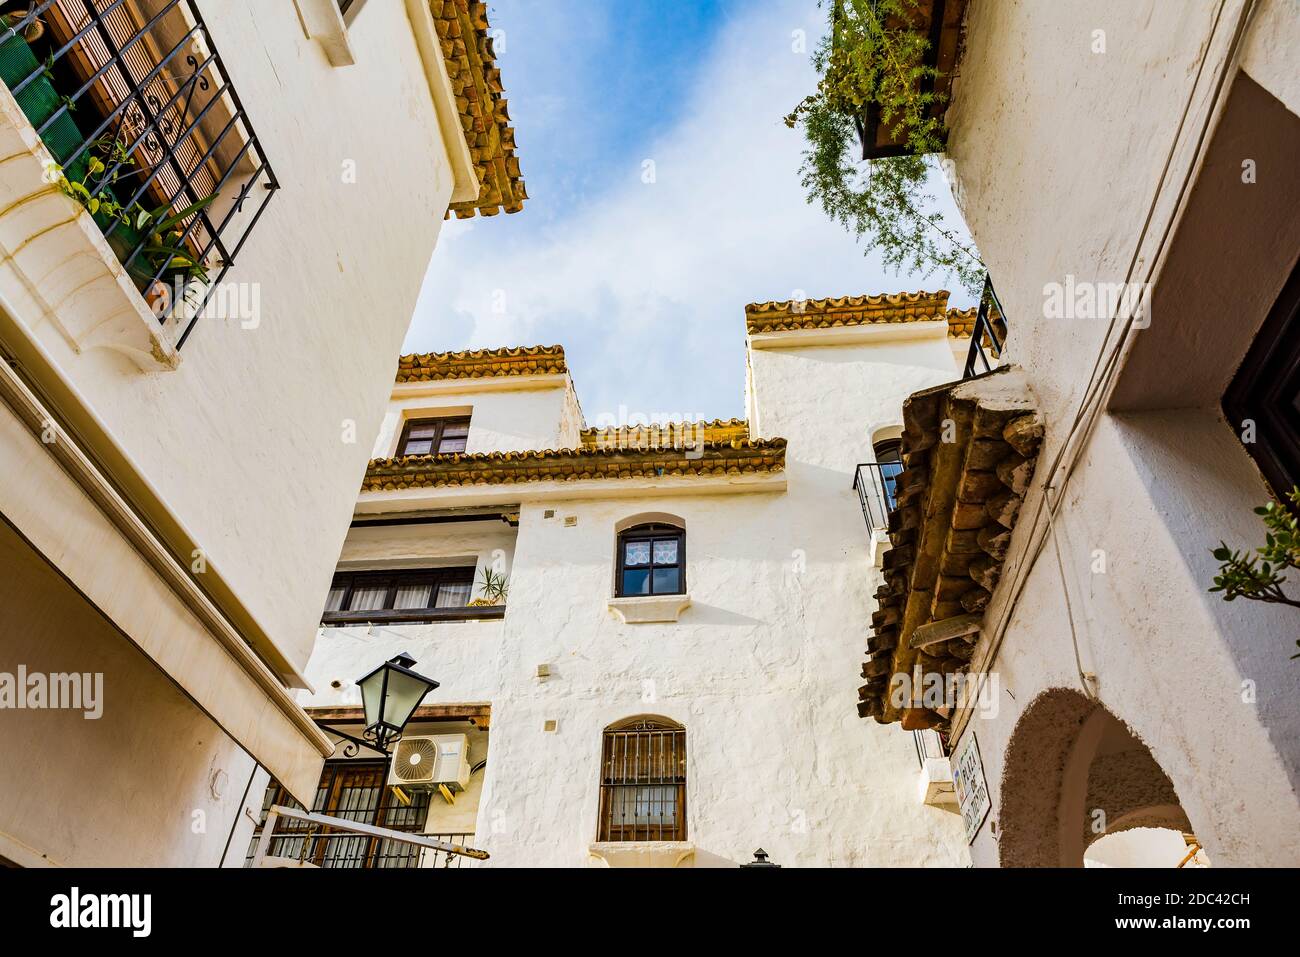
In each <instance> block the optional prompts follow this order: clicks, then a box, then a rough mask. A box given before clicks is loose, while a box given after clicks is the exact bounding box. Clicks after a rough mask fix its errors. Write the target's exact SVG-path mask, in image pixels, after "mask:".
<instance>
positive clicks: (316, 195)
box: [0, 0, 453, 665]
mask: <svg viewBox="0 0 1300 957" xmlns="http://www.w3.org/2000/svg"><path fill="white" fill-rule="evenodd" d="M201 6H202V11H203V15H204V17H205V20H206V22H207V24H208V27H209V29H210V31H211V35H212V38H213V40H214V42H215V44H216V45H217V47H218V49H219V50H220V52H221V55H222V57H223V60H224V64H225V68H226V71H227V73H228V74H229V78H230V80H231V82H232V83H233V85H234V86H235V87H236V88H237V90H238V92H239V96H240V99H241V102H242V103H243V104H244V105H245V107H246V108H247V110H248V112H249V115H250V118H251V123H252V126H253V128H254V129H255V131H256V133H257V135H258V138H259V143H260V146H261V148H262V150H263V151H264V152H265V154H266V156H267V158H268V160H269V162H270V164H271V165H272V167H273V169H274V170H275V173H276V176H277V177H278V179H279V182H280V184H281V187H282V188H281V189H280V190H279V192H278V193H277V195H276V196H275V197H274V198H273V199H272V201H271V202H270V204H269V206H268V207H267V210H266V212H265V214H264V215H263V217H262V218H261V220H260V221H259V222H258V224H257V225H256V227H255V228H254V229H253V231H252V232H251V234H250V235H249V238H248V242H247V244H246V245H245V247H244V248H243V249H242V250H241V252H240V254H239V256H238V259H237V261H236V263H235V266H234V267H233V268H232V269H231V270H230V272H229V273H228V274H227V276H226V277H225V279H226V281H227V282H230V283H244V284H255V285H256V287H257V290H258V294H259V296H260V314H259V315H258V316H257V317H256V318H257V325H256V328H241V325H240V323H239V322H238V321H227V320H224V319H220V318H216V319H203V320H200V321H199V323H198V325H197V327H196V328H195V330H194V332H193V334H192V335H191V336H190V338H189V340H188V341H187V342H186V343H185V345H184V348H183V349H182V351H181V362H180V365H179V367H178V368H176V369H175V370H172V371H154V372H142V371H141V370H140V368H138V367H137V366H136V365H135V364H134V363H132V361H131V360H129V359H128V358H126V357H125V356H124V355H122V354H121V353H120V352H117V351H115V350H114V349H112V348H97V347H91V348H84V345H85V344H84V343H82V344H81V345H80V346H77V345H74V344H73V343H72V342H70V341H69V340H68V339H67V338H65V336H64V334H63V333H62V332H61V331H60V328H59V327H58V326H56V324H55V323H53V322H51V321H48V320H46V321H42V320H40V319H39V317H34V316H29V315H20V316H17V317H16V320H17V322H18V323H19V326H18V328H26V329H27V333H26V334H30V335H31V336H33V337H34V339H35V341H36V342H37V343H38V345H39V348H40V349H41V350H44V353H45V361H47V362H48V363H49V365H50V367H51V368H52V369H53V370H54V375H56V376H57V377H58V379H59V380H60V381H61V382H62V383H64V384H65V385H66V387H67V388H68V389H69V390H71V392H72V393H74V394H75V395H76V397H77V403H80V406H79V408H80V409H83V410H85V411H77V409H76V408H74V407H73V406H74V405H76V403H72V404H69V406H68V407H67V408H66V409H65V412H66V414H68V415H70V416H72V417H74V418H76V419H77V420H78V425H79V426H81V427H83V428H84V429H85V430H86V432H87V434H88V435H89V434H90V433H91V432H93V431H95V430H102V435H103V442H105V443H106V444H107V447H111V448H112V449H113V450H114V455H115V456H117V457H118V458H117V460H118V461H120V462H121V463H122V469H121V472H122V473H123V474H122V475H121V476H119V477H120V478H121V480H122V481H123V482H124V484H126V485H127V486H128V487H129V488H130V489H131V490H132V492H133V493H137V494H139V495H142V496H144V497H146V498H148V499H149V500H150V501H151V502H154V503H159V504H158V505H157V507H159V508H161V509H163V510H165V512H166V513H167V516H168V521H167V522H162V523H160V524H162V525H163V526H164V527H168V523H174V527H175V529H177V530H178V531H177V532H176V534H178V535H183V536H185V537H188V538H189V539H190V540H191V541H192V543H193V545H194V547H196V548H198V549H200V550H201V552H202V554H203V556H204V558H205V560H206V565H207V569H208V574H210V575H212V576H214V577H220V579H221V580H222V581H223V582H224V583H225V584H226V585H227V586H228V587H229V589H230V591H231V592H232V593H233V596H234V602H235V603H236V604H238V605H242V606H243V608H244V609H246V611H247V613H248V615H250V616H251V619H252V621H253V622H254V623H255V625H256V626H257V627H258V628H259V629H260V630H261V631H263V632H264V633H265V635H267V636H269V638H270V640H271V641H272V642H273V643H274V645H275V646H276V647H277V648H278V649H279V651H280V652H281V653H282V654H283V655H284V657H285V658H286V659H287V660H288V662H289V663H290V664H291V665H301V664H302V663H304V662H305V660H306V658H307V656H308V654H309V652H310V649H311V645H312V642H313V640H314V635H315V620H316V616H317V615H318V614H319V607H320V600H321V596H322V595H323V594H324V593H325V589H326V588H327V586H328V580H329V576H330V573H331V571H332V565H333V560H334V557H335V556H336V555H337V554H338V550H339V547H340V546H341V545H342V542H343V539H344V537H345V535H346V532H347V520H348V516H349V514H350V511H351V506H352V503H353V501H354V499H355V492H356V488H357V486H358V484H359V482H360V480H361V476H362V474H363V473H364V469H365V463H366V461H367V459H368V458H369V453H370V447H369V438H370V437H371V436H373V435H374V434H375V433H376V431H377V430H378V428H379V424H380V420H381V417H382V414H383V408H384V404H385V401H386V399H387V396H388V393H389V390H390V386H391V382H392V378H391V377H392V373H393V369H394V367H395V362H396V359H395V357H396V355H397V353H398V351H399V348H400V345H401V341H402V338H403V336H404V333H405V330H406V328H407V325H408V323H409V319H410V315H411V311H412V309H413V307H414V304H415V300H416V297H417V295H418V293H419V289H420V284H421V281H422V277H423V275H424V271H425V268H426V266H427V264H428V261H429V257H430V255H431V253H432V251H433V248H434V243H435V240H436V239H437V236H438V232H439V228H440V226H441V222H442V216H443V213H444V212H445V210H446V208H447V203H448V199H449V197H450V196H451V192H452V189H453V174H452V167H451V165H450V162H449V160H448V152H447V148H446V146H445V145H444V142H443V139H442V134H441V133H440V129H439V125H438V122H437V117H436V114H435V108H434V101H433V99H432V97H431V95H430V86H429V80H428V78H427V75H426V71H425V64H424V62H423V61H422V60H421V58H420V55H419V52H418V50H417V46H416V41H415V39H414V36H413V32H412V26H411V23H410V22H409V21H408V19H407V8H406V5H405V4H402V3H397V2H391V3H390V2H385V3H370V4H367V5H366V8H365V9H364V11H363V13H362V15H360V16H359V17H357V19H356V21H355V23H354V24H353V26H352V28H351V31H350V43H351V46H352V49H353V52H354V54H355V57H356V64H355V65H352V66H345V67H334V66H332V65H331V64H330V63H329V61H328V60H327V58H326V55H325V51H324V48H323V47H322V46H321V44H320V43H318V42H317V41H316V40H312V39H309V38H307V37H306V36H304V34H303V30H302V27H301V25H300V23H299V19H298V15H297V13H296V11H295V9H294V5H293V4H292V3H289V2H284V3H274V4H255V5H250V4H247V3H244V2H239V0H204V2H203V3H202V4H201ZM37 185H38V186H40V185H41V184H39V182H38V183H37ZM54 200H55V201H58V202H62V201H63V200H62V197H58V196H55V197H54ZM67 206H68V208H69V209H70V210H72V211H73V212H75V206H74V205H73V204H71V203H70V202H67ZM69 268H71V267H69ZM56 271H57V270H56ZM0 292H4V293H5V297H6V298H5V301H6V303H8V301H9V298H10V297H9V291H8V290H5V289H0ZM14 295H15V296H17V295H18V293H17V292H15V293H14ZM92 419H93V420H95V422H94V426H93V428H92V426H91V420H92ZM357 435H360V436H364V437H365V438H364V440H360V441H359V440H357V439H356V438H355V436H357ZM189 550H190V549H189V548H184V549H183V551H184V552H185V553H186V554H188V552H189ZM286 568H292V569H294V572H293V574H284V570H285V569H286ZM272 582H274V586H273V587H272V586H271V584H270V583H272Z"/></svg>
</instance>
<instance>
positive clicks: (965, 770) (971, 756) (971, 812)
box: [952, 731, 990, 844]
mask: <svg viewBox="0 0 1300 957" xmlns="http://www.w3.org/2000/svg"><path fill="white" fill-rule="evenodd" d="M952 785H953V790H955V791H956V792H957V803H958V804H959V805H960V806H961V820H962V823H963V824H964V825H965V826H966V843H967V844H969V843H971V841H973V840H975V835H976V834H978V833H979V830H980V826H981V825H982V824H983V823H984V819H985V818H986V817H988V816H989V806H990V802H989V787H988V783H987V782H986V781H985V780H984V763H983V762H982V761H981V760H980V746H979V742H978V741H976V740H975V732H974V731H971V732H970V733H969V734H967V735H966V737H965V738H964V739H963V740H962V742H961V744H959V745H957V750H956V751H955V752H954V753H953V756H952Z"/></svg>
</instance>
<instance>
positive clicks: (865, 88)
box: [785, 0, 985, 294]
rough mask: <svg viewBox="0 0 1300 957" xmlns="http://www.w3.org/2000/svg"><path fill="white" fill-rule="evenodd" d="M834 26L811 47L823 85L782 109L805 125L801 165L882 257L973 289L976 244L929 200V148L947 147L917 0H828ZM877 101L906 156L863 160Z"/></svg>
mask: <svg viewBox="0 0 1300 957" xmlns="http://www.w3.org/2000/svg"><path fill="white" fill-rule="evenodd" d="M829 6H830V30H829V31H828V33H827V35H826V36H825V37H823V38H822V40H821V41H820V43H819V44H818V47H817V49H816V50H815V51H814V54H813V65H814V67H815V68H816V69H817V72H818V73H819V74H820V79H819V80H818V83H817V91H816V92H815V93H813V94H811V95H810V96H807V97H805V98H804V99H803V101H802V102H800V103H799V105H798V106H796V107H795V108H794V110H793V111H792V112H791V113H790V114H789V115H788V116H786V118H785V123H786V125H787V126H789V127H791V128H792V129H793V128H795V127H799V126H802V127H803V130H804V135H805V136H806V138H807V141H808V145H809V147H810V148H809V149H808V150H807V151H805V152H804V154H803V164H802V166H801V167H800V174H801V177H802V183H803V186H804V188H805V189H807V191H808V201H809V202H810V203H816V204H818V205H820V206H821V207H822V209H823V210H825V212H826V214H827V215H828V216H830V217H831V218H832V219H833V220H835V221H836V222H838V223H840V224H841V225H842V226H844V227H845V228H846V229H848V230H849V231H851V232H852V233H854V235H855V236H856V237H857V238H858V239H859V240H861V241H863V242H864V243H865V245H866V251H867V252H870V251H871V250H873V249H874V250H879V252H880V255H881V259H882V260H883V262H884V264H885V265H886V266H889V267H893V268H894V269H896V270H899V271H902V270H904V269H907V270H910V271H915V272H919V273H922V274H924V275H929V274H931V273H933V272H935V271H936V270H949V271H951V272H953V273H955V274H956V276H957V278H958V280H959V281H960V282H961V283H962V285H963V286H965V287H966V288H967V289H968V290H969V291H970V292H971V293H972V294H976V293H978V290H979V288H980V286H981V284H982V283H983V278H984V272H985V270H984V264H983V262H982V261H981V260H980V258H979V254H978V253H977V252H976V251H975V250H974V248H973V247H972V246H971V245H970V244H969V242H967V241H965V240H964V239H963V238H962V237H961V236H960V234H959V231H958V229H956V228H954V227H953V226H952V225H951V224H950V223H948V222H947V221H946V220H945V218H944V216H943V214H942V213H939V212H937V211H929V212H926V211H925V210H926V209H928V208H930V209H932V207H933V204H934V202H935V197H934V196H933V195H932V194H931V193H929V192H928V180H929V177H930V175H931V173H932V172H933V171H934V170H935V164H934V163H933V162H932V161H930V160H928V159H927V158H926V157H927V156H929V155H931V154H936V153H941V152H942V151H943V148H944V128H943V122H942V120H941V119H940V118H939V117H938V116H935V115H933V107H934V106H935V105H936V104H937V103H939V102H940V96H939V94H937V93H935V92H933V91H932V87H933V84H932V83H931V84H926V83H924V82H923V81H926V80H931V81H932V80H934V79H936V78H937V76H938V73H937V71H936V70H935V69H934V67H931V66H929V65H927V64H926V62H925V54H926V51H927V50H928V49H929V40H928V38H927V37H926V36H924V35H923V34H922V32H921V31H920V30H919V29H916V28H915V27H912V26H908V24H913V23H916V22H918V17H917V14H918V7H919V0H830V4H829ZM873 107H874V108H875V109H877V110H878V111H879V120H880V126H881V127H882V128H885V129H889V130H892V131H894V133H895V134H896V135H897V136H898V138H899V139H901V140H902V141H903V142H904V143H905V144H906V150H907V152H906V153H905V154H903V155H901V156H892V157H884V158H880V159H873V160H867V161H866V162H865V163H863V162H862V161H860V160H858V159H857V158H856V157H857V155H858V154H857V146H858V134H857V127H856V123H855V121H856V120H857V119H858V118H861V117H865V116H866V115H867V112H868V111H869V110H870V109H872V108H873Z"/></svg>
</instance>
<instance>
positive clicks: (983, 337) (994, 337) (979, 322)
mask: <svg viewBox="0 0 1300 957" xmlns="http://www.w3.org/2000/svg"><path fill="white" fill-rule="evenodd" d="M1006 330H1007V323H1006V313H1005V312H1004V311H1003V309H1002V303H1001V302H999V301H998V294H997V293H996V292H995V291H994V290H993V280H992V279H991V278H990V277H989V275H988V274H987V273H985V274H984V291H983V292H982V293H980V307H979V311H978V312H977V313H976V315H975V328H974V330H973V331H972V332H971V337H970V348H969V349H968V350H967V352H966V368H965V369H963V370H962V375H961V377H962V378H963V379H969V378H970V377H971V376H975V375H980V374H981V373H984V372H992V371H993V370H994V369H996V368H997V364H996V363H995V361H992V360H990V358H989V355H990V353H991V354H992V357H993V360H997V359H1001V358H1002V344H1003V342H1004V341H1005V340H1006ZM986 343H987V345H988V350H987V351H986V350H985V344H986ZM980 366H982V367H983V368H980Z"/></svg>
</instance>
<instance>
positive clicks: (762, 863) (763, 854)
mask: <svg viewBox="0 0 1300 957" xmlns="http://www.w3.org/2000/svg"><path fill="white" fill-rule="evenodd" d="M740 866H741V867H780V866H781V865H780V864H773V863H772V862H771V861H769V860H768V859H767V851H765V850H763V849H762V848H761V847H760V848H759V849H758V850H756V851H755V852H754V859H753V860H752V861H750V862H749V863H748V864H741V865H740Z"/></svg>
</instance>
